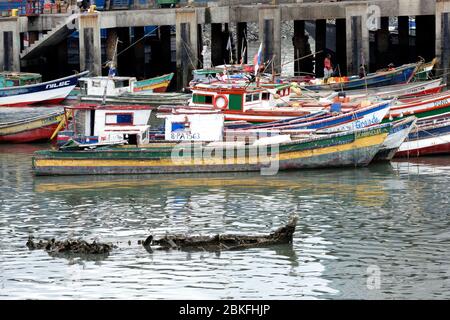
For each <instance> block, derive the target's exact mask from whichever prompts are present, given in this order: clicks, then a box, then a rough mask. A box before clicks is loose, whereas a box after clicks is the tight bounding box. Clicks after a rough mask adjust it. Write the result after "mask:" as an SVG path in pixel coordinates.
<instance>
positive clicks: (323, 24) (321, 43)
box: [315, 19, 327, 78]
mask: <svg viewBox="0 0 450 320" xmlns="http://www.w3.org/2000/svg"><path fill="white" fill-rule="evenodd" d="M326 39H327V20H325V19H321V20H316V52H319V51H321V52H320V53H318V54H316V65H315V73H316V77H318V78H322V77H323V60H324V59H325V56H326V54H327V51H326V48H327V46H326Z"/></svg>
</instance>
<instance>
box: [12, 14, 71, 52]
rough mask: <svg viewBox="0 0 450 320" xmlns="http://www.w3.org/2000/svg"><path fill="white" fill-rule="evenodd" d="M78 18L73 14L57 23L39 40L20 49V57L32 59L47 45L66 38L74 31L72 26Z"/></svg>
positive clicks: (49, 45)
mask: <svg viewBox="0 0 450 320" xmlns="http://www.w3.org/2000/svg"><path fill="white" fill-rule="evenodd" d="M77 19H78V16H77V15H73V16H71V17H68V19H66V20H64V21H63V22H61V23H59V24H57V25H56V26H55V27H54V28H53V29H52V30H50V31H49V32H47V33H46V34H44V36H42V37H41V38H40V39H39V40H37V41H35V42H34V43H33V44H32V45H30V46H29V47H27V48H25V49H24V50H22V52H21V53H20V58H21V59H32V58H36V57H37V56H38V55H39V54H40V53H41V52H42V51H43V50H45V49H47V48H48V47H51V46H54V45H56V44H58V43H60V42H61V41H63V40H64V39H66V38H67V36H69V35H70V34H72V33H73V32H74V31H76V28H75V27H74V26H75V24H76V20H77Z"/></svg>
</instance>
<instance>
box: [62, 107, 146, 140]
mask: <svg viewBox="0 0 450 320" xmlns="http://www.w3.org/2000/svg"><path fill="white" fill-rule="evenodd" d="M64 109H65V115H66V117H65V118H64V119H63V120H64V130H62V131H59V132H58V135H57V144H58V145H63V144H65V143H67V142H68V141H69V140H73V141H74V142H73V144H77V145H79V144H81V147H83V146H84V145H85V144H91V145H92V146H93V145H94V144H96V145H97V146H98V144H101V145H106V144H108V143H116V142H117V143H130V144H142V143H148V142H149V129H150V125H149V120H150V115H151V112H152V109H153V108H152V107H150V106H134V105H122V106H116V105H97V104H78V105H73V106H66V107H65V108H64Z"/></svg>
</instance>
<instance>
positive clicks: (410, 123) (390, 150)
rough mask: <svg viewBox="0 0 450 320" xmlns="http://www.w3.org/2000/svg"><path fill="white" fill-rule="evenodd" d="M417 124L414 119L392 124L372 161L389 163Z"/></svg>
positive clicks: (410, 118) (409, 118)
mask: <svg viewBox="0 0 450 320" xmlns="http://www.w3.org/2000/svg"><path fill="white" fill-rule="evenodd" d="M416 122H417V118H416V117H414V116H413V117H408V118H406V119H403V120H398V121H395V122H393V123H392V127H391V130H390V131H389V134H388V136H387V138H386V140H385V141H384V142H383V145H382V147H381V148H380V150H379V151H378V152H377V154H376V155H375V157H374V159H373V161H390V160H392V158H394V156H395V154H396V153H397V151H398V150H399V148H400V146H401V145H402V144H403V143H404V142H405V140H406V139H407V137H408V135H409V133H410V132H411V131H412V130H413V128H414V126H415V124H416Z"/></svg>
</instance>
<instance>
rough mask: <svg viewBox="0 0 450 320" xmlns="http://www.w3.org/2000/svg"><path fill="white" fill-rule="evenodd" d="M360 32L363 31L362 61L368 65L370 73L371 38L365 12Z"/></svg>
mask: <svg viewBox="0 0 450 320" xmlns="http://www.w3.org/2000/svg"><path fill="white" fill-rule="evenodd" d="M359 21H360V25H359V28H358V30H359V32H361V54H360V55H361V63H364V65H365V66H366V68H367V69H366V73H369V72H370V70H369V66H370V39H369V28H368V27H367V15H366V14H363V15H362V16H361V17H360V18H359Z"/></svg>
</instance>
